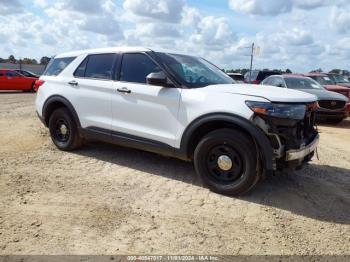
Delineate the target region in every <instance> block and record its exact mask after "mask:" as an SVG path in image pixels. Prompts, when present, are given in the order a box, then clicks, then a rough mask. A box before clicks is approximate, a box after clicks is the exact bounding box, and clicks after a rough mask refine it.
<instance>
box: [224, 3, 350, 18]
mask: <svg viewBox="0 0 350 262" xmlns="http://www.w3.org/2000/svg"><path fill="white" fill-rule="evenodd" d="M228 1H229V7H230V8H231V9H232V10H234V11H237V12H242V13H246V14H252V15H262V16H274V15H279V14H283V13H289V12H291V11H292V9H293V8H300V9H306V10H309V9H314V8H319V7H322V6H326V5H336V4H338V5H341V4H345V3H346V1H347V0H228Z"/></svg>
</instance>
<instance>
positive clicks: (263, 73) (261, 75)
mask: <svg viewBox="0 0 350 262" xmlns="http://www.w3.org/2000/svg"><path fill="white" fill-rule="evenodd" d="M280 74H281V73H280V72H278V71H267V70H252V74H251V79H250V81H249V78H250V71H248V72H247V73H246V74H245V75H244V82H245V83H251V84H256V85H258V84H260V83H261V82H262V81H263V80H264V79H265V78H267V77H269V76H271V75H280Z"/></svg>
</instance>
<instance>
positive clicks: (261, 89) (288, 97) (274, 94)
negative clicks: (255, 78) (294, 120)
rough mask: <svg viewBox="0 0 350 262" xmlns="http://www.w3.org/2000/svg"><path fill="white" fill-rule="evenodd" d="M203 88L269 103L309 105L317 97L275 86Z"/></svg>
mask: <svg viewBox="0 0 350 262" xmlns="http://www.w3.org/2000/svg"><path fill="white" fill-rule="evenodd" d="M204 88H205V89H206V90H207V91H208V92H222V93H230V94H240V95H246V96H253V97H262V98H265V99H267V100H269V101H271V102H285V103H309V102H314V101H317V97H315V96H314V95H312V94H307V93H304V92H301V91H298V90H291V89H287V88H281V87H275V86H265V85H248V84H227V85H211V86H207V87H204Z"/></svg>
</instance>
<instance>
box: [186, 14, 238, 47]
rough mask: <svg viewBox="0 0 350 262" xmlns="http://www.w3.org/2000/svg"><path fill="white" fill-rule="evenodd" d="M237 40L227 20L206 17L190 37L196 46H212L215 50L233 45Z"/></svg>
mask: <svg viewBox="0 0 350 262" xmlns="http://www.w3.org/2000/svg"><path fill="white" fill-rule="evenodd" d="M235 40H236V35H235V34H234V33H233V31H232V29H231V27H230V25H229V24H228V21H227V19H226V18H223V17H219V18H217V17H214V16H206V17H203V18H202V19H201V20H200V21H199V22H198V24H197V26H196V32H195V33H194V34H193V35H192V36H191V37H190V41H192V42H193V44H194V45H202V46H204V47H208V46H210V47H211V48H213V49H217V48H219V49H220V48H223V47H225V46H227V45H232V44H233V42H234V41H235Z"/></svg>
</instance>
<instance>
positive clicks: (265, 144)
mask: <svg viewBox="0 0 350 262" xmlns="http://www.w3.org/2000/svg"><path fill="white" fill-rule="evenodd" d="M213 121H224V122H227V123H231V124H233V125H235V126H237V127H239V128H241V129H243V130H244V131H246V132H247V133H248V134H250V136H251V137H253V138H254V140H255V142H256V144H257V145H258V147H259V149H260V150H261V155H262V158H263V159H262V161H263V164H264V167H265V168H266V170H267V171H273V170H275V161H274V160H275V158H274V155H273V149H272V146H271V143H270V141H269V139H268V138H267V137H266V135H265V134H264V132H263V131H262V130H261V129H259V128H258V127H257V126H255V125H254V124H252V123H251V122H250V121H249V120H247V119H245V118H243V117H241V116H237V115H234V114H228V113H211V114H207V115H204V116H201V117H199V118H197V119H195V120H193V121H192V122H191V124H190V125H189V126H188V127H187V128H186V129H185V131H184V133H183V136H182V139H181V144H180V151H181V152H182V154H186V155H188V150H189V148H188V147H189V144H190V139H191V136H192V134H193V133H194V132H195V131H196V130H197V128H199V127H200V126H202V125H203V124H206V123H209V122H213Z"/></svg>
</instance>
